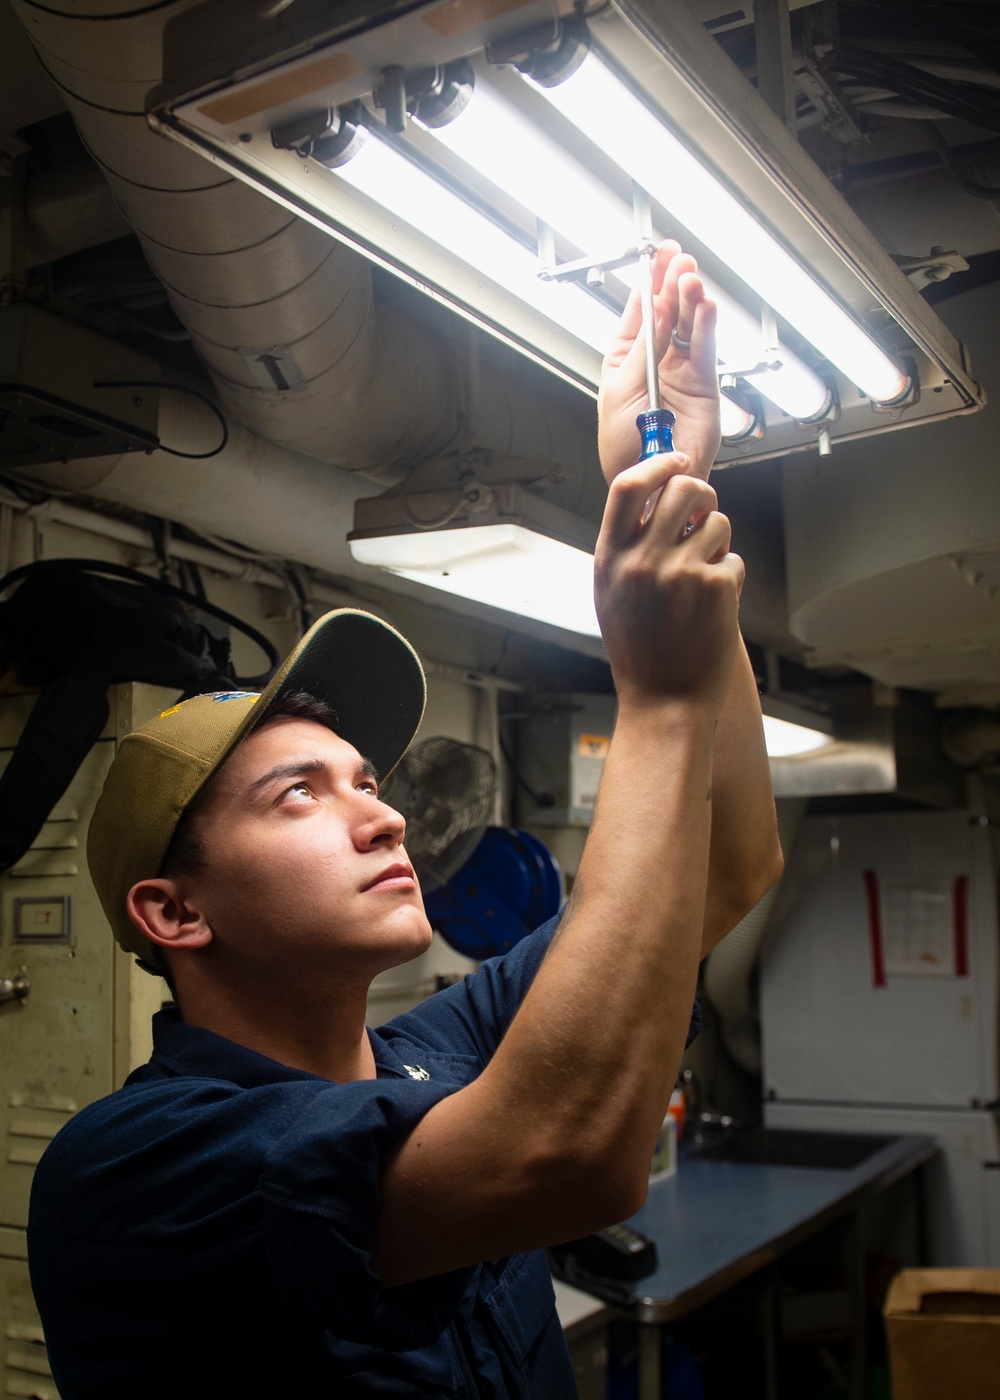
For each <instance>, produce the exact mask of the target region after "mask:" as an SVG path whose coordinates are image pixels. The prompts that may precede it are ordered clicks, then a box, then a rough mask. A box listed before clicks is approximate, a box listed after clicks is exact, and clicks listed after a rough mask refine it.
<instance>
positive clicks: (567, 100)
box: [524, 52, 906, 403]
mask: <svg viewBox="0 0 1000 1400" xmlns="http://www.w3.org/2000/svg"><path fill="white" fill-rule="evenodd" d="M524 81H526V82H529V81H530V79H525V80H524ZM532 86H533V87H535V90H536V91H537V92H539V93H541V95H542V96H543V97H544V98H545V99H546V100H547V101H548V102H549V103H551V105H552V106H553V107H554V108H555V110H556V111H558V112H560V113H561V114H562V115H563V116H564V117H565V118H566V119H567V120H568V121H570V122H572V123H573V125H574V126H575V127H577V129H578V130H579V131H581V132H582V133H583V135H584V136H586V137H587V139H588V140H590V141H592V142H593V144H594V145H595V146H597V147H598V148H599V149H600V150H602V151H604V152H605V153H606V154H607V155H608V156H610V157H611V159H612V160H614V161H615V162H616V163H617V164H618V165H620V166H621V168H622V169H623V170H625V171H626V172H627V174H629V175H630V176H631V177H632V179H633V180H635V181H636V183H637V184H638V185H640V186H641V187H642V188H643V189H644V190H646V191H647V193H648V194H649V195H650V196H651V197H652V198H653V199H655V200H656V201H657V202H658V203H659V204H661V205H662V206H663V207H664V208H665V209H667V210H669V211H670V213H671V214H673V215H674V217H675V218H677V219H678V220H680V222H681V223H683V224H684V225H685V226H686V227H687V228H688V229H690V231H691V232H692V233H693V234H694V235H695V237H696V238H698V239H699V240H700V241H701V242H702V243H704V244H705V246H706V247H707V248H710V249H711V250H712V252H713V253H714V254H715V255H716V256H717V257H718V258H720V259H721V261H722V262H724V263H725V264H726V265H727V266H728V267H730V268H732V270H733V271H734V272H735V273H736V274H737V275H738V276H739V277H740V278H742V280H743V281H744V282H745V283H746V284H747V286H749V287H752V288H753V289H754V291H756V292H757V293H758V294H759V295H760V296H761V297H762V298H763V300H764V301H765V302H766V303H767V304H768V305H769V306H771V307H773V309H774V310H775V311H776V312H777V313H778V315H780V316H782V317H784V319H785V320H786V321H787V322H788V323H789V324H790V325H792V326H795V327H796V329H797V330H799V331H801V333H802V334H803V335H804V336H805V338H806V339H807V340H808V341H809V343H810V344H811V345H814V346H815V347H816V349H817V350H819V352H820V353H821V354H822V355H825V356H826V358H827V359H828V360H830V362H831V363H832V364H834V365H836V366H837V368H838V369H839V370H840V371H841V373H842V374H843V375H844V376H845V378H846V379H847V380H848V381H849V382H850V383H852V384H856V385H857V386H858V388H859V389H860V390H861V391H862V393H864V394H867V395H868V397H869V398H871V399H873V400H874V401H875V402H877V403H886V402H891V401H892V400H893V399H896V398H898V397H899V396H900V394H902V393H903V392H904V390H905V388H906V376H905V375H904V374H903V373H902V371H901V370H900V369H899V367H898V366H897V365H895V364H894V363H893V361H892V360H891V359H890V358H889V356H888V355H887V354H886V353H885V352H884V351H883V350H882V349H881V348H880V347H879V346H878V345H877V344H876V343H875V341H874V340H873V339H872V338H871V336H869V335H868V333H867V332H866V331H864V330H863V329H862V328H861V327H860V326H859V325H858V324H857V323H856V322H855V321H854V320H853V319H852V318H851V317H850V316H849V315H848V314H847V312H846V311H845V310H844V309H843V307H841V306H840V305H839V303H838V302H836V301H835V300H834V299H833V297H831V296H830V294H829V293H828V292H826V291H825V290H824V289H823V288H822V287H821V286H820V285H819V283H818V282H816V281H815V280H814V278H813V277H812V276H811V275H810V274H809V273H808V272H807V271H806V270H805V269H804V268H803V267H802V266H801V265H800V264H799V263H798V262H797V261H796V260H795V258H793V257H792V256H791V254H790V253H788V252H787V251H786V249H785V248H783V247H782V246H781V244H780V243H778V241H777V240H776V239H775V238H774V237H773V236H772V235H771V234H770V233H769V232H768V231H767V230H766V229H765V228H764V227H762V225H761V224H760V223H759V222H758V220H757V218H756V216H755V215H754V214H753V213H752V212H751V211H750V210H749V209H747V208H746V207H745V206H744V205H743V204H741V203H740V201H739V200H738V199H736V198H735V197H734V196H733V195H732V194H730V192H729V191H728V190H727V189H725V188H724V187H723V185H722V184H721V183H720V182H719V181H718V180H717V179H716V178H715V176H714V175H713V174H712V173H711V171H709V170H708V169H706V167H705V166H703V165H702V164H701V163H700V161H699V160H698V159H697V158H696V157H695V156H694V155H693V154H692V153H691V152H690V151H689V150H688V149H687V147H686V146H685V145H683V143H682V142H681V141H679V140H678V138H677V137H676V136H674V135H673V133H672V132H670V131H669V130H668V129H667V128H666V127H665V126H664V125H663V123H662V122H661V121H660V120H659V119H658V118H657V117H655V116H654V115H653V113H652V112H651V111H650V110H649V109H648V108H647V107H646V106H644V104H643V103H642V102H640V101H639V99H638V98H637V97H635V96H634V94H633V93H632V92H630V91H629V89H628V88H627V87H625V86H624V84H622V83H621V82H619V80H618V79H617V78H616V77H615V76H614V74H613V73H612V72H611V71H610V69H608V68H607V67H606V66H605V64H604V63H602V62H601V60H600V59H599V58H598V57H597V56H596V54H594V53H593V52H591V53H589V54H588V55H587V57H586V58H585V59H584V61H583V63H582V64H581V66H580V67H579V68H578V69H577V71H576V72H575V73H574V74H573V75H572V76H571V77H570V78H568V79H567V80H566V81H565V82H563V83H561V84H560V85H559V86H558V87H552V88H543V87H539V86H538V85H537V84H532Z"/></svg>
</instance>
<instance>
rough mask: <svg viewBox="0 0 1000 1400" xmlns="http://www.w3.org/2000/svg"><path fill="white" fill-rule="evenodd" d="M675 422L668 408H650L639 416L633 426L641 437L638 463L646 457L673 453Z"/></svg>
mask: <svg viewBox="0 0 1000 1400" xmlns="http://www.w3.org/2000/svg"><path fill="white" fill-rule="evenodd" d="M675 421H676V419H675V418H674V415H673V414H672V413H671V412H670V409H669V408H651V409H648V410H647V411H646V412H645V413H640V414H639V416H638V417H637V418H636V420H635V426H636V427H637V428H638V429H639V432H640V434H641V436H642V452H641V453H640V454H639V461H640V462H641V461H643V460H644V459H645V458H646V457H656V456H658V455H659V454H660V453H661V452H673V450H674V433H673V429H674V423H675Z"/></svg>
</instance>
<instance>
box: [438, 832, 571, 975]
mask: <svg viewBox="0 0 1000 1400" xmlns="http://www.w3.org/2000/svg"><path fill="white" fill-rule="evenodd" d="M561 900H562V882H561V880H560V877H559V866H558V865H557V864H556V861H555V857H554V856H553V855H552V854H551V852H550V851H549V849H548V847H546V846H545V845H543V843H542V842H541V841H539V840H538V838H537V837H535V836H532V835H531V833H530V832H527V831H521V830H518V829H517V828H515V827H510V826H489V827H487V828H486V831H485V833H484V835H483V838H482V840H481V841H480V842H479V845H478V846H477V847H476V849H475V850H474V851H473V853H472V855H471V856H470V857H469V859H468V860H467V861H466V862H465V864H464V865H463V866H462V867H461V869H460V870H459V871H457V873H456V874H454V875H453V876H452V877H451V879H450V880H449V881H448V883H447V884H446V885H443V886H442V887H441V888H440V889H437V890H433V891H432V892H431V893H430V894H428V895H427V896H426V898H425V900H424V905H425V907H426V910H427V917H428V918H429V919H430V921H431V924H432V926H433V927H434V928H436V929H437V930H438V932H439V933H440V934H441V936H442V938H444V939H445V941H446V942H447V943H449V944H450V945H451V947H452V948H454V949H455V951H456V952H458V953H461V954H463V956H465V957H467V958H476V959H479V960H483V959H485V958H493V957H496V956H497V955H498V954H500V953H506V952H508V951H509V950H510V949H511V948H513V947H514V945H515V944H516V943H519V942H520V941H521V939H522V938H524V937H525V935H526V934H529V933H531V932H532V930H533V929H536V928H537V927H538V926H539V924H543V923H545V921H546V919H551V918H552V916H553V915H554V914H558V912H559V906H560V902H561Z"/></svg>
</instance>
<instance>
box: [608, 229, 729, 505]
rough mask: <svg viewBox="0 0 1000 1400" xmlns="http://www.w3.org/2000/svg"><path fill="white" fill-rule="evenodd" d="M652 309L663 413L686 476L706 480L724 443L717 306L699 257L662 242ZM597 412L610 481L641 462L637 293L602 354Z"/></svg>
mask: <svg viewBox="0 0 1000 1400" xmlns="http://www.w3.org/2000/svg"><path fill="white" fill-rule="evenodd" d="M653 309H654V314H655V319H656V345H657V351H658V353H659V366H660V395H661V398H662V400H663V405H664V407H665V408H669V409H671V410H672V411H673V412H674V413H675V414H676V415H677V426H676V428H675V429H674V444H675V446H676V447H677V450H678V451H679V452H683V453H686V455H687V456H688V458H689V463H688V465H687V466H686V467H685V468H684V470H686V471H687V472H688V473H689V474H690V475H692V476H699V477H701V478H702V480H703V481H707V480H708V474H709V472H710V471H711V469H712V464H713V462H714V461H715V457H716V453H717V452H718V450H719V442H720V432H719V378H718V370H717V368H716V354H715V303H714V302H712V301H709V300H708V298H707V297H706V296H705V289H704V287H703V286H702V281H701V278H700V277H699V276H698V265H697V263H696V262H695V260H694V258H692V257H691V256H690V254H688V253H682V252H681V250H680V246H679V245H678V244H677V243H674V242H673V241H667V242H665V243H661V244H660V246H659V248H658V249H657V252H656V257H655V258H654V260H653ZM673 331H676V333H677V338H678V339H679V340H681V341H690V343H691V349H690V352H688V353H685V352H683V351H681V350H678V349H677V347H676V346H675V345H674V343H673V340H672V338H671V332H673ZM597 407H598V425H599V426H598V432H597V446H598V452H599V453H600V458H601V467H602V470H603V471H604V476H605V479H606V480H607V481H608V482H611V481H613V480H614V479H615V477H616V476H617V475H618V473H619V472H621V471H624V470H625V468H626V467H630V466H632V464H633V463H634V462H635V461H636V460H637V458H638V456H639V451H640V447H641V443H640V440H639V433H638V430H637V429H636V426H635V420H636V415H637V414H639V413H642V412H643V411H644V410H645V409H647V408H648V407H649V402H648V394H647V389H646V350H645V343H644V340H643V332H642V311H641V308H640V305H639V294H638V292H633V294H632V296H631V297H630V298H629V302H628V305H627V306H626V308H625V311H624V314H623V315H622V319H621V322H620V324H619V327H618V334H617V335H616V337H615V340H614V342H613V344H612V346H611V348H610V350H609V351H608V353H607V355H606V356H605V359H604V365H603V368H602V371H601V384H600V389H599V391H598V396H597ZM674 470H675V471H676V470H678V467H677V466H675V468H674Z"/></svg>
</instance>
